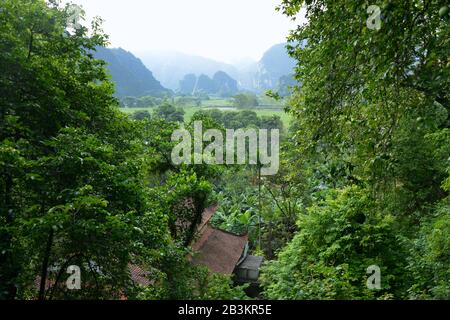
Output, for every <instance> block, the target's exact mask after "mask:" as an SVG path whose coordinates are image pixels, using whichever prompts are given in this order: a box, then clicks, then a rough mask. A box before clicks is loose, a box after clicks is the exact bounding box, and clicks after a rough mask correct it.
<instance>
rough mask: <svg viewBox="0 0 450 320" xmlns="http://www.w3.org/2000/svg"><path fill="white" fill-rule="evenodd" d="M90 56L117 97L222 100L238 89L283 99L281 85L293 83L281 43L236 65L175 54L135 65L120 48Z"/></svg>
mask: <svg viewBox="0 0 450 320" xmlns="http://www.w3.org/2000/svg"><path fill="white" fill-rule="evenodd" d="M94 56H95V57H96V58H97V59H102V60H105V61H106V62H107V67H108V69H109V71H110V73H111V75H112V78H113V81H114V82H115V84H116V96H117V97H119V98H120V97H126V96H134V97H139V96H146V95H152V96H164V95H167V94H171V93H172V90H173V91H175V92H179V93H182V94H193V93H194V94H195V93H206V94H215V95H221V96H224V97H225V96H231V95H234V94H236V93H237V92H238V91H239V90H246V91H252V92H255V93H262V92H264V91H266V90H270V89H271V90H278V91H280V92H282V93H283V94H288V90H287V86H288V85H289V86H290V85H295V84H296V82H295V81H294V80H293V77H292V75H293V73H294V67H295V64H296V61H295V60H294V59H292V58H291V57H290V56H289V55H288V53H287V50H286V44H285V43H280V44H277V45H275V46H273V47H271V48H270V49H269V50H267V51H266V52H265V53H264V55H263V57H262V59H261V60H260V61H258V62H255V61H251V60H249V59H245V60H243V61H240V62H237V63H236V65H231V64H227V63H223V62H219V61H215V60H212V59H208V58H204V57H200V56H193V55H188V54H183V53H178V52H151V53H143V54H141V55H140V57H141V59H142V61H141V60H140V59H139V58H137V57H136V56H135V55H133V54H132V53H131V52H128V51H126V50H124V49H122V48H118V49H109V48H103V47H99V48H97V52H96V53H95V54H94ZM150 70H151V71H150ZM160 81H161V82H160ZM166 88H169V89H166Z"/></svg>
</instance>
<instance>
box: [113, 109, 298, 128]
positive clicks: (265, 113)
mask: <svg viewBox="0 0 450 320" xmlns="http://www.w3.org/2000/svg"><path fill="white" fill-rule="evenodd" d="M210 107H211V106H210ZM204 108H205V107H185V108H183V110H184V111H185V114H184V119H185V121H189V120H190V119H191V118H192V116H193V115H194V113H195V112H196V111H199V110H202V109H204ZM120 110H122V111H123V112H125V113H133V112H136V111H142V110H147V111H149V112H150V113H152V112H153V108H122V109H120ZM252 111H255V112H256V113H257V114H258V116H271V115H277V116H280V118H281V121H283V124H284V126H285V127H286V128H287V127H288V126H289V123H290V121H291V118H292V117H291V115H289V114H287V113H285V112H284V111H283V109H279V110H277V109H252Z"/></svg>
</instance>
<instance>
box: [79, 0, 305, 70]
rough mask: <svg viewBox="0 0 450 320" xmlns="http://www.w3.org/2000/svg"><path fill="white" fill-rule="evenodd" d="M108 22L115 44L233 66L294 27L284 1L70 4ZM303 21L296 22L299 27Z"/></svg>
mask: <svg viewBox="0 0 450 320" xmlns="http://www.w3.org/2000/svg"><path fill="white" fill-rule="evenodd" d="M72 2H74V3H77V4H80V5H82V6H83V8H84V9H85V11H86V13H87V18H88V19H89V20H90V19H91V18H92V17H93V16H96V15H98V16H101V17H102V18H103V19H105V24H104V30H105V32H106V33H107V34H109V36H110V42H111V46H113V47H119V46H120V47H122V48H124V49H126V50H129V51H132V52H134V53H139V52H144V51H154V50H157V51H161V50H163V51H165V50H175V51H180V52H185V53H189V54H196V55H201V56H205V57H208V58H213V59H216V60H221V61H226V62H231V61H234V60H237V59H241V58H246V57H250V58H253V59H255V60H258V59H260V58H261V55H262V54H263V53H264V51H265V50H267V49H268V48H269V47H271V46H272V45H274V44H277V43H280V42H284V41H285V39H286V36H287V35H288V31H289V30H290V29H292V28H294V27H295V25H296V23H294V22H292V21H291V20H290V19H288V18H287V17H286V16H284V15H282V14H281V13H280V12H277V11H275V7H276V6H277V5H279V4H280V2H281V0H72ZM298 22H299V21H297V23H298Z"/></svg>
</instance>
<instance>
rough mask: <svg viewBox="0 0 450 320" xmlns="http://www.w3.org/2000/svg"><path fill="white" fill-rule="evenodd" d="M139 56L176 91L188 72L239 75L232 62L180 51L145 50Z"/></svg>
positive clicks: (160, 78)
mask: <svg viewBox="0 0 450 320" xmlns="http://www.w3.org/2000/svg"><path fill="white" fill-rule="evenodd" d="M139 57H140V58H141V59H142V62H143V63H144V64H145V65H146V66H147V68H149V69H150V70H152V72H153V73H154V75H155V77H156V78H157V79H158V80H159V81H161V83H162V85H163V86H165V87H167V88H169V89H172V90H174V91H176V90H178V89H179V84H180V80H182V79H183V78H184V76H185V75H187V74H195V75H198V76H199V75H201V74H204V75H206V76H208V77H213V76H214V74H215V73H216V72H217V71H223V72H226V73H227V74H229V75H230V76H231V77H233V78H236V77H237V75H238V70H237V69H236V68H235V67H234V66H232V65H230V64H227V63H224V62H219V61H215V60H213V59H209V58H204V57H200V56H194V55H189V54H185V53H180V52H171V51H169V52H164V51H155V52H144V53H139Z"/></svg>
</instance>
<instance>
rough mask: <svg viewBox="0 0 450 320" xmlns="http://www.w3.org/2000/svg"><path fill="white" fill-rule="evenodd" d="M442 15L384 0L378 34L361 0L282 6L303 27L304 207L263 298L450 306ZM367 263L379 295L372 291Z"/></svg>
mask: <svg viewBox="0 0 450 320" xmlns="http://www.w3.org/2000/svg"><path fill="white" fill-rule="evenodd" d="M445 5H446V1H401V2H400V1H385V2H384V4H383V5H382V6H381V5H380V7H381V11H382V16H381V29H380V30H376V29H374V28H372V29H369V28H368V24H367V23H366V20H367V19H368V14H367V7H368V3H367V2H366V1H364V2H355V1H314V2H311V1H297V0H285V1H283V4H282V5H281V7H280V10H282V11H283V12H284V13H285V14H287V15H288V16H295V15H296V14H297V13H298V12H299V10H300V8H301V6H304V7H305V9H306V14H307V18H308V22H307V23H306V24H304V25H300V26H299V27H298V28H297V29H296V30H294V31H292V33H291V35H290V40H291V47H290V51H291V54H292V56H293V57H295V58H296V59H297V61H298V64H297V68H296V79H297V80H298V81H299V82H300V83H301V84H302V86H301V88H297V89H296V90H295V93H294V96H293V97H292V99H291V102H290V111H291V112H292V113H293V114H295V115H296V117H297V121H296V122H295V125H294V127H293V130H294V131H295V135H294V139H292V141H291V143H292V147H293V148H295V152H292V150H291V152H290V154H289V155H288V157H289V158H288V159H292V161H294V162H295V167H297V168H299V170H301V171H300V172H301V173H302V174H303V177H302V179H301V180H302V181H300V179H295V178H294V183H295V184H298V186H301V189H302V193H301V195H300V197H301V200H302V203H303V208H302V209H301V213H300V214H299V217H298V221H297V228H298V230H299V231H298V232H297V234H296V235H295V236H294V238H293V240H292V242H290V243H289V244H288V245H287V246H286V248H284V249H283V250H281V251H280V253H279V254H278V258H277V260H275V261H273V262H270V263H268V265H267V266H266V268H265V272H264V277H263V283H264V286H265V288H266V290H265V294H266V296H267V297H269V298H289V299H290V298H292V299H307V298H317V299H330V298H345V299H367V298H439V299H448V298H449V297H450V284H449V282H448V279H449V262H450V260H449V256H448V254H446V253H445V252H446V248H448V246H449V243H450V242H449V241H450V237H449V234H450V229H449V225H448V208H449V201H448V200H449V198H448V182H445V181H448V177H449V171H448V169H449V158H448V157H449V154H450V136H449V124H450V122H449V109H450V101H449V90H448V89H449V82H450V74H449V70H450V63H449V60H448V52H449V49H450V42H449V32H450V29H449V28H448V18H449V17H448V14H442V12H443V10H441V9H442V8H444V7H445ZM444 11H445V10H444ZM369 22H370V21H369ZM336 30H339V32H336ZM304 41H307V45H306V46H300V45H298V43H302V42H304ZM297 155H301V156H300V157H299V156H297ZM295 180H298V181H295ZM355 220H359V221H360V222H357V221H356V222H355ZM447 251H448V250H447ZM371 264H375V265H378V266H379V267H380V269H381V284H382V288H381V289H380V290H374V291H367V288H366V287H365V282H364V279H366V277H367V276H366V274H365V268H367V267H368V266H369V265H371Z"/></svg>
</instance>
